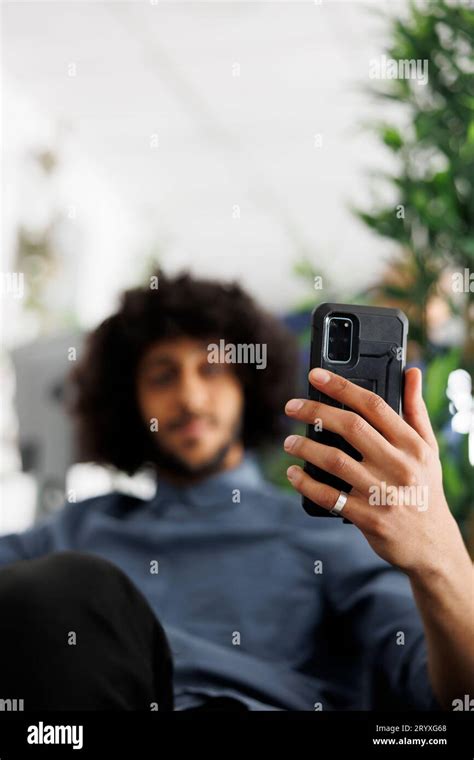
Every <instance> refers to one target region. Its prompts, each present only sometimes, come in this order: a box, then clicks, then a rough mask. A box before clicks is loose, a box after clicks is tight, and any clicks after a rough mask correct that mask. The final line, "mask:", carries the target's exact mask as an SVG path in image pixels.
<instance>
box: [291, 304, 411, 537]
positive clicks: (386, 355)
mask: <svg viewBox="0 0 474 760" xmlns="http://www.w3.org/2000/svg"><path fill="white" fill-rule="evenodd" d="M339 315H344V316H350V317H351V318H352V319H353V320H358V354H359V358H358V360H355V363H352V364H351V365H347V364H333V363H331V362H329V361H327V360H326V359H325V358H324V355H323V353H324V352H323V346H324V327H325V324H326V320H327V318H328V317H329V316H339ZM311 317H312V327H311V359H310V369H313V368H314V367H323V368H325V369H329V370H330V371H331V372H335V373H336V374H338V375H341V376H343V377H347V379H348V380H350V381H351V382H353V383H356V384H358V385H361V386H362V387H364V388H367V389H368V390H371V391H374V392H375V393H377V394H378V395H379V396H382V398H384V399H385V401H387V403H388V404H389V405H390V406H391V407H392V409H394V410H395V411H396V412H397V413H398V414H401V412H402V397H403V374H404V369H405V354H406V342H407V335H408V319H407V317H406V316H405V314H404V313H403V312H402V311H400V310H399V309H388V308H381V307H375V306H354V305H352V304H337V303H323V304H321V305H320V306H317V307H315V309H314V310H313V312H312V315H311ZM308 389H309V390H308V395H309V398H310V399H312V400H314V401H321V402H323V403H324V404H329V405H331V406H338V407H340V408H341V407H342V405H341V404H339V403H338V402H336V401H335V400H334V399H331V398H329V397H328V396H326V395H325V394H324V393H321V392H320V391H318V390H317V389H316V388H314V387H313V386H312V385H311V383H309V385H308ZM342 408H343V407H342ZM306 435H307V436H308V438H311V439H312V440H314V441H318V442H319V443H324V444H326V445H328V446H336V447H337V448H339V449H341V451H345V452H346V453H347V454H349V455H350V456H352V457H354V459H357V460H358V461H361V459H362V456H361V455H360V453H359V452H358V451H356V450H355V449H354V448H353V447H352V446H351V445H350V444H348V443H347V442H346V441H345V440H344V439H343V438H342V437H341V436H340V435H337V434H336V433H332V432H331V431H329V430H320V431H315V429H314V424H313V425H307V428H306ZM304 470H305V472H307V473H308V474H309V475H310V476H311V477H312V478H314V479H315V480H319V481H320V482H322V483H327V484H328V485H330V486H332V487H333V488H335V489H336V490H337V491H345V492H346V493H350V491H351V488H352V486H350V485H349V484H348V483H346V482H345V481H344V480H341V479H340V478H337V477H336V476H334V475H331V474H330V473H328V472H325V471H324V470H321V469H320V468H319V467H316V466H315V465H313V464H310V463H309V462H305V465H304ZM302 504H303V508H304V509H305V511H306V512H307V513H308V514H309V515H312V516H313V517H334V518H336V519H337V518H338V516H337V515H332V514H331V513H330V512H329V511H328V510H327V509H324V508H323V507H320V506H319V505H317V504H315V503H314V502H312V501H311V500H310V499H308V498H307V497H306V496H303V499H302ZM341 518H342V519H343V521H344V522H345V523H349V522H350V520H347V519H346V518H344V517H343V515H342V514H341Z"/></svg>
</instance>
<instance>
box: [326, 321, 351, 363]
mask: <svg viewBox="0 0 474 760" xmlns="http://www.w3.org/2000/svg"><path fill="white" fill-rule="evenodd" d="M352 339H353V322H352V320H351V319H348V318H347V317H331V318H330V319H329V320H328V323H327V343H326V350H327V353H326V355H327V358H328V360H329V361H331V362H335V363H338V364H347V363H348V362H349V361H350V360H351V356H352ZM329 347H331V350H330V351H329Z"/></svg>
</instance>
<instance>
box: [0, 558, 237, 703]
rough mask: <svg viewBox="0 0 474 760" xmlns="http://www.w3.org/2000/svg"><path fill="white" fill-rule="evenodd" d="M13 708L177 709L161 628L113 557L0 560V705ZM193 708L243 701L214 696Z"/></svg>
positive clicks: (165, 641)
mask: <svg viewBox="0 0 474 760" xmlns="http://www.w3.org/2000/svg"><path fill="white" fill-rule="evenodd" d="M1 700H3V701H1ZM10 700H12V701H11V702H10ZM14 700H18V702H16V703H15V702H14ZM19 700H23V702H22V703H20V702H19ZM19 704H22V708H21V707H20V708H19V707H18V706H17V705H19ZM15 707H16V709H24V710H25V711H29V710H147V711H151V710H157V709H158V710H159V711H171V710H173V709H174V702H173V659H172V653H171V649H170V646H169V643H168V640H167V638H166V634H165V631H164V629H163V627H162V625H161V623H160V621H159V620H158V619H157V617H156V615H155V614H154V612H153V610H152V609H151V607H150V605H149V604H148V602H147V600H146V599H145V597H144V596H143V594H142V593H141V592H140V591H139V590H138V588H137V587H136V586H135V584H134V583H132V581H131V580H130V579H129V578H128V576H127V575H126V574H125V573H124V572H123V571H122V570H121V569H120V568H119V567H117V566H116V565H115V564H113V563H112V562H109V561H108V560H105V559H102V558H100V557H97V556H95V555H92V554H86V553H81V552H75V551H63V552H57V553H54V554H48V555H46V556H44V557H41V558H38V559H30V560H21V561H19V562H14V563H12V564H10V565H7V566H6V567H2V568H0V710H7V709H12V708H13V709H15ZM190 709H191V710H193V711H199V710H210V709H212V710H242V709H243V710H246V709H247V707H246V706H245V705H243V703H241V702H240V701H239V700H235V699H232V698H227V697H214V698H210V699H209V700H208V701H207V702H206V703H205V704H204V705H201V706H199V707H194V708H190Z"/></svg>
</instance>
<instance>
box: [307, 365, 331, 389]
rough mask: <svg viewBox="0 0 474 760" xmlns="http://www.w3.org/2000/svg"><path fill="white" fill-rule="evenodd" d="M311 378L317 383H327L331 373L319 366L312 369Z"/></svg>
mask: <svg viewBox="0 0 474 760" xmlns="http://www.w3.org/2000/svg"><path fill="white" fill-rule="evenodd" d="M311 379H312V380H314V382H315V383H316V385H325V384H326V383H328V382H329V380H330V379H331V375H330V374H329V372H326V370H325V369H319V367H318V368H317V369H312V370H311Z"/></svg>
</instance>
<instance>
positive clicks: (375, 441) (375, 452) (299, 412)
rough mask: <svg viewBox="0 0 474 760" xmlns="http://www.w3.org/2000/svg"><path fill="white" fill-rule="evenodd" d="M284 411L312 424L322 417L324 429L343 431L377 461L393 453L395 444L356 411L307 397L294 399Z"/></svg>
mask: <svg viewBox="0 0 474 760" xmlns="http://www.w3.org/2000/svg"><path fill="white" fill-rule="evenodd" d="M285 412H286V413H287V414H289V415H290V416H291V417H294V418H295V419H298V420H301V421H302V422H307V423H308V424H310V425H311V424H312V425H315V424H316V423H317V422H318V421H319V422H320V423H321V428H322V429H323V430H330V431H331V432H332V433H337V434H338V435H341V436H342V437H343V438H344V439H345V440H346V441H348V443H350V444H351V446H353V447H354V448H355V449H356V450H357V451H359V452H360V453H361V454H362V455H363V456H364V458H365V459H370V460H372V461H374V462H376V461H378V460H381V459H383V460H384V461H386V460H387V457H390V456H392V455H393V453H394V448H393V446H392V445H391V444H390V443H389V442H388V441H387V440H386V439H385V438H384V437H383V435H380V433H379V432H378V431H377V430H375V428H373V427H372V425H369V423H368V422H366V420H364V418H363V417H361V416H360V414H356V413H355V412H348V411H347V410H345V409H338V408H337V407H334V406H328V404H323V403H322V402H318V401H310V400H308V399H291V401H289V402H288V403H287V405H286V407H285Z"/></svg>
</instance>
